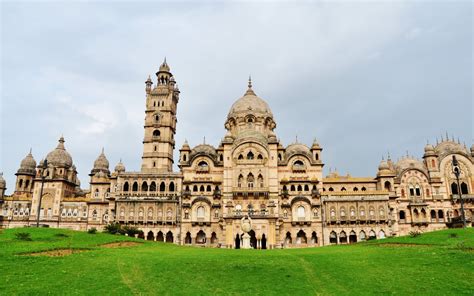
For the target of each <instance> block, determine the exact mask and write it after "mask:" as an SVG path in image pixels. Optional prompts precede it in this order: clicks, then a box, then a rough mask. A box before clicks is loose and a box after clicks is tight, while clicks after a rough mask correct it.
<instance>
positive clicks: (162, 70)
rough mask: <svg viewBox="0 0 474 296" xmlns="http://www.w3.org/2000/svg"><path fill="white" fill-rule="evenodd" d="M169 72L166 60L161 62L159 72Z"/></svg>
mask: <svg viewBox="0 0 474 296" xmlns="http://www.w3.org/2000/svg"><path fill="white" fill-rule="evenodd" d="M169 71H170V66H168V63H166V58H165V60H164V61H163V64H161V66H160V72H169Z"/></svg>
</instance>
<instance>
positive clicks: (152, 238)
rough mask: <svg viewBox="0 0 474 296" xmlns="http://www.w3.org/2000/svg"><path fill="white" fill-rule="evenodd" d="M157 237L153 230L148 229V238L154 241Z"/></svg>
mask: <svg viewBox="0 0 474 296" xmlns="http://www.w3.org/2000/svg"><path fill="white" fill-rule="evenodd" d="M154 239H155V235H154V234H153V231H151V230H150V231H148V234H147V236H146V240H149V241H152V240H154Z"/></svg>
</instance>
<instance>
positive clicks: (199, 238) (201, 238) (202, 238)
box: [196, 230, 206, 244]
mask: <svg viewBox="0 0 474 296" xmlns="http://www.w3.org/2000/svg"><path fill="white" fill-rule="evenodd" d="M205 243H206V233H205V232H204V231H202V230H199V232H198V233H197V235H196V244H205Z"/></svg>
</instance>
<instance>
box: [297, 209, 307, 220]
mask: <svg viewBox="0 0 474 296" xmlns="http://www.w3.org/2000/svg"><path fill="white" fill-rule="evenodd" d="M297 214H298V218H304V217H305V210H304V207H303V206H299V207H298V213H297Z"/></svg>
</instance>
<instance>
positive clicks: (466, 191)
mask: <svg viewBox="0 0 474 296" xmlns="http://www.w3.org/2000/svg"><path fill="white" fill-rule="evenodd" d="M461 193H462V194H468V193H469V190H468V189H467V184H466V183H464V182H462V183H461Z"/></svg>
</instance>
